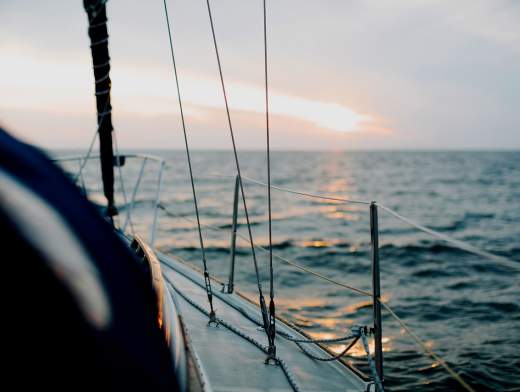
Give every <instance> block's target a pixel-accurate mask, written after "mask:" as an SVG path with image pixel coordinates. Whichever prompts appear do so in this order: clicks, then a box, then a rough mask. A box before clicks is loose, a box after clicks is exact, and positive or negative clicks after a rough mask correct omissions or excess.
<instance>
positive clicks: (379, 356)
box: [159, 173, 520, 391]
mask: <svg viewBox="0 0 520 392" xmlns="http://www.w3.org/2000/svg"><path fill="white" fill-rule="evenodd" d="M197 178H199V179H200V180H202V179H205V178H206V179H215V178H221V179H222V178H228V179H232V178H234V179H235V181H234V197H233V213H232V225H231V240H230V267H229V274H228V278H227V283H225V284H223V288H222V290H223V292H224V293H229V294H230V293H233V291H234V288H235V259H236V257H235V256H236V241H237V237H239V238H241V239H243V240H246V241H249V238H248V237H247V236H244V235H242V234H240V233H239V232H238V231H237V227H238V207H239V203H238V200H239V192H240V186H239V185H240V183H239V181H240V178H239V177H238V176H232V175H224V174H207V173H206V174H204V175H201V176H197ZM241 179H242V181H243V182H249V183H251V184H256V185H259V186H263V187H267V186H268V185H267V184H266V183H264V182H262V181H259V180H256V179H253V178H249V177H246V176H242V177H241ZM271 189H275V190H278V191H281V192H286V193H290V194H294V195H298V196H302V197H307V198H314V199H322V200H324V201H333V202H335V203H338V204H358V205H365V206H367V207H368V214H369V217H370V239H371V275H372V290H371V292H369V291H366V290H362V289H359V288H356V287H353V286H352V285H350V284H347V283H344V282H341V281H339V280H337V279H334V278H331V277H328V276H326V275H324V274H321V273H319V272H317V271H314V270H312V269H310V268H307V267H305V266H302V265H300V264H298V263H296V262H294V261H293V260H289V259H288V258H286V257H283V256H281V255H279V254H278V253H275V252H273V258H275V259H277V260H279V261H281V262H283V263H286V264H288V265H291V266H292V267H294V268H297V269H299V270H300V271H303V272H305V273H307V274H309V275H311V276H314V277H315V278H318V279H321V280H324V281H327V282H329V283H332V284H334V285H336V286H339V287H342V288H343V289H347V290H349V291H352V292H355V293H357V294H359V295H364V296H368V297H371V298H372V307H373V331H372V332H373V335H374V357H375V367H376V370H377V374H378V376H379V378H380V379H381V380H383V347H382V321H381V308H382V307H383V308H385V310H386V311H387V313H388V314H389V315H390V316H391V317H392V318H394V319H395V320H396V322H397V323H398V324H399V325H400V327H401V328H402V329H403V330H404V331H405V332H406V333H407V334H408V336H410V338H411V339H412V340H413V341H414V343H415V344H416V345H417V346H418V347H419V348H420V349H421V350H422V351H423V352H424V354H426V355H427V356H429V357H430V358H431V359H432V360H434V361H435V362H436V363H438V364H439V365H441V366H442V367H443V368H444V369H445V370H446V371H447V372H448V373H449V374H450V375H451V376H452V377H453V378H454V379H455V380H457V382H458V383H459V384H460V385H461V386H462V387H463V388H464V389H465V390H468V391H473V389H472V387H471V386H469V385H468V384H467V383H466V382H465V381H464V380H463V379H462V378H461V377H460V375H459V374H457V372H455V370H453V369H452V368H451V366H449V365H448V364H447V363H446V361H445V360H444V359H442V358H441V357H439V356H438V355H437V354H436V353H435V352H434V351H433V350H432V349H431V348H430V347H428V345H427V344H426V343H425V342H424V341H422V340H421V339H420V338H419V337H418V336H417V335H416V334H415V333H414V332H413V331H412V330H411V329H410V327H409V326H408V325H407V324H406V323H405V322H404V321H403V320H402V319H401V318H400V317H399V316H398V315H397V314H396V313H395V311H394V310H393V309H392V308H391V307H390V306H389V305H388V303H387V301H384V300H382V299H381V286H380V258H379V216H378V211H379V210H382V211H384V212H385V213H387V214H389V215H390V216H392V217H394V218H396V219H398V220H400V221H402V222H404V223H406V224H408V225H410V226H412V227H414V228H416V229H417V230H419V231H421V232H424V233H426V234H428V235H430V236H433V237H435V238H437V239H439V240H442V241H445V242H447V243H449V244H450V245H452V246H454V247H455V248H458V249H461V250H464V251H466V252H469V253H472V254H475V255H478V256H480V257H483V258H486V259H489V260H491V261H493V262H496V263H497V264H500V265H501V266H504V267H506V268H509V269H511V270H513V271H515V272H520V263H518V262H517V261H514V260H510V259H508V258H506V257H503V256H499V255H496V254H493V253H491V252H488V251H485V250H482V249H479V248H477V247H475V246H473V245H471V244H469V243H467V242H465V241H461V240H458V239H455V238H453V237H451V236H448V235H446V234H444V233H440V232H438V231H436V230H433V229H430V228H428V227H426V226H424V225H421V224H419V223H417V222H415V221H413V220H411V219H409V218H406V217H404V216H402V215H401V214H399V213H398V212H397V211H395V210H393V209H392V208H390V207H387V206H386V205H384V204H382V203H380V202H377V201H365V200H354V199H346V198H340V197H336V196H328V195H322V194H317V193H309V192H302V191H298V190H294V189H289V188H283V187H279V186H274V185H271ZM159 208H161V209H162V210H163V211H165V213H166V214H167V215H169V216H172V217H176V218H180V219H184V220H187V221H190V222H192V223H193V222H194V220H192V219H190V218H188V217H186V216H183V215H180V214H176V213H175V212H173V211H171V209H169V208H168V207H167V206H165V205H164V204H160V206H159ZM201 226H202V227H204V228H205V229H209V230H215V231H222V230H226V229H223V228H222V227H217V226H213V225H208V224H201ZM254 247H255V249H258V250H260V251H263V252H265V253H269V249H268V248H266V247H264V246H261V245H259V244H254Z"/></svg>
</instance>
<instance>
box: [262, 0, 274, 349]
mask: <svg viewBox="0 0 520 392" xmlns="http://www.w3.org/2000/svg"><path fill="white" fill-rule="evenodd" d="M265 3H266V0H263V5H264V76H265V77H264V79H265V131H266V132H265V133H266V142H267V143H266V144H267V210H268V215H269V330H268V331H267V332H268V334H269V349H270V351H272V352H270V355H272V356H273V357H275V356H276V346H275V344H274V341H275V337H276V310H275V304H274V273H273V229H272V222H273V219H272V210H271V141H270V132H269V83H268V79H269V78H268V74H267V11H266V4H265Z"/></svg>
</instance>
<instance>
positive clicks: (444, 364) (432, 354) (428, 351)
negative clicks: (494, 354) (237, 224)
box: [160, 204, 474, 392]
mask: <svg viewBox="0 0 520 392" xmlns="http://www.w3.org/2000/svg"><path fill="white" fill-rule="evenodd" d="M160 208H161V209H162V210H163V211H165V212H166V214H168V215H170V216H173V217H177V218H182V219H185V220H187V221H189V222H193V221H192V220H191V219H189V218H187V217H184V216H180V215H177V214H174V213H172V212H170V211H169V210H168V209H167V208H166V206H164V205H162V204H161V205H160ZM203 226H205V227H206V228H208V229H211V230H223V229H221V228H219V227H215V226H210V225H203ZM237 236H238V237H240V238H242V239H246V240H247V237H245V236H242V235H240V234H239V233H237ZM255 247H256V248H258V249H260V250H262V251H264V252H268V250H267V249H266V248H264V247H262V246H260V245H256V244H255ZM273 257H275V258H277V259H279V260H280V261H283V262H284V263H287V264H289V265H291V266H293V267H295V268H297V269H299V270H301V271H304V272H307V273H308V274H310V275H312V276H314V277H316V278H319V279H322V280H325V281H327V282H329V283H332V284H334V285H336V286H339V287H343V288H345V289H347V290H350V291H353V292H355V293H357V294H361V295H365V296H367V297H372V294H371V293H370V292H368V291H365V290H361V289H357V288H355V287H352V286H350V285H347V284H345V283H342V282H340V281H337V280H335V279H332V278H329V277H327V276H325V275H322V274H320V273H318V272H315V271H313V270H311V269H309V268H306V267H303V266H301V265H299V264H297V263H295V262H293V261H291V260H288V259H286V258H284V257H282V256H279V255H277V254H276V253H274V254H273ZM378 301H379V303H380V304H381V305H382V306H383V307H384V308H385V309H386V310H387V311H388V313H389V314H390V316H391V317H392V318H394V319H395V320H396V321H397V323H398V324H399V325H400V326H401V327H402V328H403V329H404V330H405V331H406V333H407V334H408V335H409V336H410V337H411V338H412V340H413V341H414V343H415V344H416V345H417V346H418V347H419V348H420V349H421V350H423V351H424V353H425V354H427V355H429V356H430V357H431V358H433V359H434V360H436V361H438V362H439V363H440V364H441V366H442V367H443V368H444V369H445V370H446V371H447V372H448V373H449V374H450V375H451V376H452V377H453V378H454V379H455V380H456V381H457V382H458V383H459V384H460V385H461V386H462V387H463V388H464V389H465V390H467V391H469V392H474V389H473V388H472V387H471V386H469V385H468V384H467V383H466V382H465V381H464V379H463V378H462V377H461V376H460V375H458V374H457V373H456V372H455V370H453V369H452V368H451V366H449V365H448V364H447V362H446V361H445V360H444V359H442V358H441V357H440V356H439V355H438V354H436V353H435V352H434V351H433V350H431V349H430V348H428V347H427V346H426V344H425V343H424V342H423V341H422V340H421V339H420V338H419V337H418V336H417V335H415V333H414V332H413V331H412V330H411V329H410V327H408V325H407V324H406V323H405V322H404V321H403V320H402V319H401V318H400V317H399V316H397V314H396V313H395V312H394V311H393V310H392V308H391V307H390V306H389V305H388V304H386V303H385V302H384V301H382V300H381V299H378ZM302 350H303V351H305V350H304V349H303V348H302ZM315 359H317V358H315Z"/></svg>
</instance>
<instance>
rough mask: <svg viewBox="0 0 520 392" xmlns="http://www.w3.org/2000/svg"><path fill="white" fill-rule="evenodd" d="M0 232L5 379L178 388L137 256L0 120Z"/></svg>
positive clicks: (71, 386) (65, 385)
mask: <svg viewBox="0 0 520 392" xmlns="http://www.w3.org/2000/svg"><path fill="white" fill-rule="evenodd" d="M0 235H1V239H2V241H1V243H2V266H3V270H2V271H3V274H2V276H3V281H4V283H3V288H4V291H5V294H4V295H3V299H4V301H3V302H4V303H6V306H5V307H4V311H3V314H2V319H3V326H4V330H5V332H4V338H5V337H8V339H7V340H8V342H9V343H8V344H7V345H6V346H4V347H3V350H2V351H3V354H4V355H3V356H4V362H5V360H7V363H8V365H7V369H5V367H4V371H3V373H4V375H5V378H4V383H6V385H10V383H11V382H13V383H14V384H12V385H15V388H14V389H17V390H25V389H27V388H28V387H33V386H38V389H42V390H142V391H166V390H168V391H175V390H177V389H178V387H177V384H176V380H175V375H174V371H173V364H172V360H171V356H170V354H169V351H168V348H167V346H166V343H165V341H164V338H163V334H162V332H161V330H160V329H159V327H158V324H157V321H156V315H157V309H156V301H155V297H154V292H153V290H152V285H151V281H150V279H149V277H148V275H147V274H146V273H144V271H143V267H142V265H141V264H140V263H139V262H138V261H137V259H136V258H135V256H134V254H133V253H132V252H131V251H130V249H129V248H128V246H127V245H126V244H125V243H124V242H123V241H122V240H121V239H120V238H119V236H118V235H117V233H116V232H115V231H114V229H113V228H112V227H111V225H110V224H109V223H107V221H105V219H104V218H103V217H102V216H101V215H100V213H99V211H98V210H97V209H96V207H95V206H94V205H92V204H91V203H90V202H89V201H88V200H87V199H86V198H85V197H84V196H83V195H82V194H81V193H80V192H79V190H78V188H77V187H76V186H75V185H74V184H73V183H72V182H71V181H70V180H69V179H68V178H67V176H66V175H65V174H64V173H63V171H62V170H61V169H60V168H58V167H57V166H56V165H55V164H53V163H52V162H51V161H50V160H49V159H48V158H47V157H46V156H45V154H44V153H42V152H41V151H39V150H38V149H36V148H34V147H31V146H29V145H27V144H24V143H21V142H19V141H17V140H16V139H14V138H13V137H11V136H10V135H8V134H7V133H6V132H5V131H4V130H2V129H1V128H0ZM5 288H8V289H7V290H5ZM4 366H5V365H4ZM7 383H9V384H7Z"/></svg>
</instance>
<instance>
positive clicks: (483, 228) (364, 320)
mask: <svg viewBox="0 0 520 392" xmlns="http://www.w3.org/2000/svg"><path fill="white" fill-rule="evenodd" d="M149 153H150V154H153V155H157V156H160V157H163V158H164V159H166V161H167V162H168V166H167V168H166V170H165V172H164V176H163V188H162V192H161V203H162V205H164V207H165V209H167V210H168V211H169V212H170V213H169V214H166V213H165V212H164V211H162V210H161V211H160V212H159V215H158V232H157V238H156V247H157V249H158V250H159V251H161V252H163V253H166V254H172V255H176V256H179V257H181V258H183V259H185V260H186V261H187V262H189V263H192V264H193V265H194V266H196V267H198V268H201V266H202V262H201V251H200V246H199V240H198V234H197V231H196V227H197V226H196V223H195V215H194V206H193V200H192V193H191V186H190V183H189V177H188V167H187V162H186V155H185V152H184V151H151V152H149ZM60 155H63V151H61V152H60ZM192 160H193V170H194V175H195V186H196V191H197V197H198V202H199V208H200V216H201V221H202V223H203V225H204V228H203V232H202V234H203V240H204V246H205V249H206V254H207V259H208V269H209V272H210V275H211V276H214V277H216V278H218V279H220V280H223V281H226V280H227V277H228V274H229V263H230V239H231V227H232V225H231V223H232V214H233V197H234V184H235V179H234V174H235V173H236V169H235V166H234V161H233V156H232V153H231V152H229V151H193V152H192ZM240 162H241V166H242V171H243V175H244V176H247V177H250V178H254V179H258V180H259V181H263V182H265V181H266V158H265V153H263V152H258V151H247V152H242V153H240ZM140 165H141V162H140V161H138V160H132V159H128V160H127V162H126V164H125V165H124V166H123V167H122V168H121V173H122V174H123V179H124V181H123V184H124V188H125V192H124V193H125V194H126V199H127V202H128V201H129V200H130V199H131V197H132V190H133V187H134V185H135V183H136V180H137V178H138V173H139V170H140ZM271 165H272V184H273V185H275V186H277V187H281V188H288V189H292V190H296V191H299V192H304V193H313V194H321V195H328V196H332V197H337V198H347V199H357V200H366V201H372V200H376V201H378V202H381V203H383V204H384V205H386V206H388V207H390V208H392V209H394V210H396V211H397V212H399V213H400V214H402V215H404V216H406V217H408V218H410V219H413V220H414V221H417V222H419V223H421V224H423V225H426V226H428V227H429V228H432V229H434V230H437V231H439V232H441V233H444V234H447V235H449V236H452V237H454V238H456V239H459V240H463V241H467V242H469V243H471V244H472V245H474V246H477V247H479V248H482V249H485V250H487V251H489V252H492V253H496V254H497V255H501V256H504V257H507V258H510V259H512V260H515V261H517V262H519V263H520V152H456V151H453V152H427V151H417V152H361V151H359V152H281V151H280V152H279V151H277V152H273V153H272V162H271ZM68 167H69V169H70V170H76V169H77V165H76V166H74V165H73V164H71V165H68ZM157 168H158V164H157V163H155V162H152V161H149V162H147V164H146V167H145V170H144V173H145V175H144V176H143V179H142V182H141V183H140V188H139V191H138V192H137V194H136V199H135V206H134V211H133V212H132V225H128V227H127V229H129V230H134V231H135V232H137V233H140V234H142V235H144V236H145V237H147V236H148V235H149V231H150V226H151V223H152V214H151V212H152V209H153V206H154V203H155V197H156V190H157V178H158V171H157ZM116 174H118V170H117V169H116ZM99 178H100V177H99V168H98V164H97V162H96V163H95V164H94V162H93V163H91V164H89V165H87V166H86V168H85V170H84V179H85V183H86V186H87V190H88V191H89V194H90V195H91V197H92V198H93V199H94V200H98V201H100V202H102V200H103V198H102V193H101V185H100V182H99V180H98V179H99ZM244 185H245V194H246V198H247V207H248V210H249V213H250V218H251V224H252V233H253V237H254V241H255V243H256V244H258V245H261V246H264V247H267V246H268V219H267V189H266V188H265V187H264V186H261V185H258V184H255V183H252V182H249V181H244ZM116 188H117V191H118V194H119V197H118V202H119V204H120V205H121V206H122V207H121V208H120V212H121V213H120V218H119V219H120V220H121V224H122V223H123V220H124V217H125V213H126V211H127V209H125V206H124V200H123V197H122V196H121V195H122V192H121V190H122V189H121V182H120V181H119V179H118V178H116ZM127 207H128V204H127ZM272 210H273V221H272V230H273V252H274V253H275V254H277V255H279V256H282V257H283V258H286V259H288V260H291V261H293V262H295V263H297V264H299V265H302V266H304V267H306V268H309V269H312V270H314V271H316V272H318V273H319V274H322V275H325V276H327V277H329V278H331V279H333V280H336V281H339V282H343V283H346V284H348V285H351V286H354V287H356V288H359V289H362V290H367V291H370V290H371V269H370V268H371V260H370V224H369V208H368V206H367V205H358V204H345V203H340V202H335V201H331V200H321V199H317V198H309V197H305V196H302V195H297V194H292V193H287V192H283V191H280V190H276V189H273V190H272ZM243 211H244V210H243V207H242V205H241V204H239V210H238V214H239V218H238V219H239V226H238V233H239V235H240V237H239V238H238V239H237V250H236V269H235V273H236V276H235V288H236V289H237V290H239V291H241V292H243V293H244V294H245V295H247V296H248V297H250V298H252V299H256V298H257V291H256V278H255V273H254V268H253V263H252V257H251V250H250V247H249V244H248V242H247V241H246V240H245V239H244V238H242V236H246V237H247V228H246V226H245V219H244V214H243ZM379 229H380V239H379V240H380V264H381V292H382V298H383V300H384V301H385V302H386V303H387V304H388V305H389V306H390V307H391V308H392V309H393V310H394V311H395V312H396V313H397V315H399V316H400V317H401V318H402V319H403V320H404V321H405V322H406V323H407V324H408V325H409V326H410V328H411V329H412V330H413V331H414V332H415V333H416V335H418V336H419V337H420V338H421V339H422V340H423V341H425V342H426V344H427V346H428V347H429V348H431V349H432V350H433V351H435V352H436V353H437V354H438V355H440V356H441V357H442V358H444V359H445V360H446V361H447V362H448V364H449V365H450V366H451V367H453V368H454V369H455V370H456V371H457V372H458V373H459V374H460V375H461V376H462V377H463V378H464V379H465V380H466V381H467V382H468V383H469V384H470V385H472V386H473V387H474V388H475V389H476V390H478V391H520V377H519V374H518V373H519V369H520V354H519V353H520V332H519V331H520V305H519V304H520V285H519V274H518V273H514V272H512V271H511V270H510V269H508V268H506V267H503V266H500V265H497V264H496V263H495V262H493V261H491V260H487V259H484V258H482V257H480V256H476V255H473V254H469V253H467V252H465V251H462V250H459V249H456V248H454V247H453V246H451V245H449V244H446V243H444V242H442V241H440V240H438V239H436V238H434V237H431V236H430V235H428V234H425V233H422V232H419V231H418V230H416V229H414V228H413V227H411V226H409V225H407V224H406V223H404V222H401V221H399V220H397V219H396V218H394V217H393V216H391V215H389V214H387V213H385V211H382V210H379ZM257 258H258V262H259V267H260V272H261V278H262V284H263V288H264V292H265V293H266V295H267V293H268V288H269V281H268V271H269V269H268V258H267V254H266V253H265V252H261V251H258V252H257ZM274 276H275V279H274V285H275V286H274V287H275V301H276V304H277V312H278V314H279V315H281V316H283V317H284V318H286V319H288V320H291V321H292V322H293V323H294V324H296V325H297V326H298V327H300V328H302V329H303V330H305V331H306V332H308V333H309V334H311V335H312V336H315V337H322V338H323V337H325V338H328V337H335V336H341V335H345V334H348V332H349V331H350V328H351V327H352V326H353V325H358V324H370V323H371V320H372V308H371V303H370V300H369V298H368V297H365V296H362V295H359V294H357V293H355V292H352V291H349V290H347V289H345V288H343V287H339V286H336V285H333V284H331V283H329V282H326V281H323V280H320V279H318V278H316V277H315V276H312V275H309V274H307V273H305V272H303V271H301V270H298V269H296V268H294V267H293V266H291V265H288V264H286V263H284V262H282V261H280V260H279V259H278V258H275V259H274ZM217 286H218V285H216V284H215V285H214V289H215V290H218V289H220V287H217ZM383 347H384V372H385V380H386V386H387V389H388V390H390V391H411V390H420V391H456V390H462V389H461V387H460V386H459V385H458V384H457V383H456V382H455V381H454V380H453V379H452V378H451V377H450V375H449V374H448V373H447V372H446V371H445V369H444V368H443V367H442V366H439V363H437V362H436V361H434V360H432V359H431V358H428V357H426V356H425V355H424V354H423V353H422V352H421V350H420V349H419V348H418V347H417V346H416V345H415V344H414V342H413V341H412V340H411V339H410V338H409V336H408V335H407V334H406V332H405V331H404V330H403V329H402V328H401V327H400V325H399V324H397V323H396V322H395V320H394V319H393V318H392V317H391V316H390V315H389V314H388V313H387V312H386V311H385V310H384V309H383ZM331 348H332V349H333V350H335V351H338V352H340V351H341V350H342V346H341V345H337V346H332V347H331ZM280 355H283V353H280ZM346 359H347V360H349V361H351V362H352V363H354V364H356V365H357V366H359V367H360V368H361V369H362V370H364V371H367V369H368V368H367V366H366V358H365V357H364V356H363V355H362V348H361V346H359V347H355V348H354V350H353V355H352V356H349V357H347V358H346Z"/></svg>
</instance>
